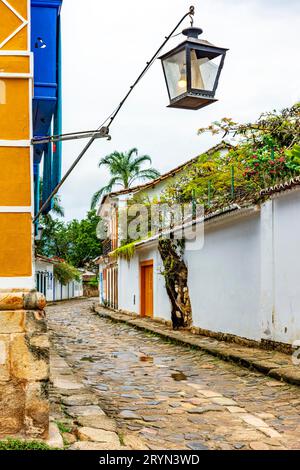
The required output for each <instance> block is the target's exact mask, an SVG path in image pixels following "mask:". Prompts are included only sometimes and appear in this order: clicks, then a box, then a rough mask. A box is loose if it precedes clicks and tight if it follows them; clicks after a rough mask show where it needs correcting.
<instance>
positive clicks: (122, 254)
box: [111, 240, 139, 261]
mask: <svg viewBox="0 0 300 470" xmlns="http://www.w3.org/2000/svg"><path fill="white" fill-rule="evenodd" d="M138 241H139V240H135V241H133V242H130V243H126V244H125V245H121V246H120V247H119V248H117V249H116V250H114V251H113V252H112V253H111V256H112V257H116V258H122V259H126V260H127V261H130V260H131V259H132V258H133V257H134V254H135V245H136V244H137V242H138Z"/></svg>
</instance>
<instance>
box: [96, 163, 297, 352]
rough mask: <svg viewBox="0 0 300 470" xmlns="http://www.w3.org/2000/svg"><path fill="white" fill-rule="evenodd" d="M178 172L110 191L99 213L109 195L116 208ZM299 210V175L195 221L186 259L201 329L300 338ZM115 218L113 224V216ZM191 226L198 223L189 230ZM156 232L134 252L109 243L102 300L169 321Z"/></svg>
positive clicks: (289, 340) (277, 339) (278, 339)
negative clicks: (117, 253)
mask: <svg viewBox="0 0 300 470" xmlns="http://www.w3.org/2000/svg"><path fill="white" fill-rule="evenodd" d="M179 171H181V169H180V168H179V169H178V168H177V169H175V170H173V171H171V172H169V173H167V174H166V175H163V176H162V177H161V178H159V179H157V180H155V181H153V182H151V183H147V184H146V185H142V186H139V187H137V188H133V189H132V190H131V191H130V190H127V191H119V192H117V193H112V194H110V195H108V196H107V197H106V198H105V200H104V201H102V204H101V207H100V209H99V215H102V216H105V213H104V212H105V210H107V209H105V207H106V203H107V202H108V201H111V203H112V204H114V205H115V209H114V210H115V211H116V207H117V205H118V206H119V207H121V206H122V204H124V200H126V198H128V197H132V195H133V194H137V193H139V194H142V193H143V194H145V193H147V195H149V197H152V196H153V195H154V194H156V195H157V194H158V193H159V191H162V190H163V188H164V185H165V184H166V182H167V181H169V180H170V179H171V178H173V177H174V175H175V174H176V173H178V172H179ZM299 213H300V178H296V179H294V180H291V181H290V182H288V183H286V184H283V185H279V186H278V187H277V186H275V187H273V188H270V189H269V190H265V191H263V193H262V197H261V202H259V203H253V202H252V201H251V200H249V201H248V202H247V201H244V203H243V205H239V204H232V205H231V206H228V207H223V208H221V209H220V210H218V211H215V212H211V213H208V214H207V215H205V216H204V218H202V219H201V220H198V221H196V222H195V224H194V225H193V230H195V231H196V233H198V234H199V237H198V238H197V240H196V242H187V243H186V245H185V249H184V255H183V259H184V262H185V265H186V267H187V270H188V284H187V288H188V292H189V297H190V303H191V309H192V319H193V323H192V325H193V327H194V328H195V330H196V331H198V332H200V333H203V334H206V335H210V336H217V337H224V335H227V336H228V337H230V336H232V337H239V338H244V339H246V340H251V341H253V340H254V341H256V342H258V343H261V344H265V345H274V343H275V344H276V343H280V344H281V345H283V347H285V345H286V346H287V348H288V347H290V346H291V345H293V343H294V342H296V341H298V340H299V338H300V315H299V312H300V291H299V286H298V279H299V276H300V267H299V263H297V261H296V258H295V256H296V253H298V245H299V239H300V223H299V217H298V215H299ZM111 223H112V224H114V223H115V222H114V218H113V217H112V218H111ZM189 230H192V226H190V227H189V228H188V229H187V232H186V234H188V231H189ZM158 238H159V237H158V236H157V235H156V236H152V237H149V238H146V239H144V240H141V241H139V242H138V243H136V244H135V246H134V253H133V254H132V256H130V258H128V259H125V258H124V257H123V258H122V257H118V258H114V257H112V256H108V254H109V253H108V251H109V249H108V250H107V253H106V256H103V257H101V258H100V259H99V261H98V262H99V267H100V279H101V283H100V287H101V288H100V302H101V303H102V304H103V305H107V306H110V307H112V308H118V309H120V310H123V311H126V312H129V313H133V314H135V315H141V316H146V317H150V318H155V319H161V320H163V321H167V322H170V321H171V311H172V306H171V302H170V298H169V295H168V292H167V289H166V284H165V278H164V276H163V275H162V274H163V271H164V266H163V262H162V259H161V256H160V253H159V250H158V242H159V239H158ZM107 243H108V242H107ZM197 243H198V246H197ZM108 245H109V244H108ZM116 273H117V274H116Z"/></svg>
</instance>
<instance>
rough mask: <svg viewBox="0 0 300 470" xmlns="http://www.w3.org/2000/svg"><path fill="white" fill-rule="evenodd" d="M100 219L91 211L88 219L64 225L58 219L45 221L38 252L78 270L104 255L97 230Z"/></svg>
mask: <svg viewBox="0 0 300 470" xmlns="http://www.w3.org/2000/svg"><path fill="white" fill-rule="evenodd" d="M99 220H100V218H99V217H97V215H96V212H95V211H89V212H88V214H87V216H86V218H85V219H83V220H81V221H78V220H72V221H71V222H68V223H64V222H62V221H60V220H57V219H52V218H50V219H49V218H48V219H47V220H45V219H44V220H43V226H44V231H43V234H42V239H41V240H40V241H38V242H36V249H37V252H38V253H40V254H42V255H44V256H47V257H48V258H53V257H59V258H62V259H65V260H66V261H67V262H68V263H70V264H72V265H73V266H76V267H78V268H81V267H84V265H85V263H87V262H89V261H91V260H93V259H95V258H96V257H98V256H100V255H101V253H102V246H101V243H100V241H99V240H98V238H97V234H96V229H97V225H98V223H99Z"/></svg>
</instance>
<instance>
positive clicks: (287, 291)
mask: <svg viewBox="0 0 300 470" xmlns="http://www.w3.org/2000/svg"><path fill="white" fill-rule="evenodd" d="M273 205H274V209H273V211H274V214H273V217H274V226H273V230H274V263H273V266H274V309H273V325H272V336H273V339H274V340H275V341H280V342H284V343H286V342H288V343H291V342H293V341H295V340H300V217H299V216H300V191H293V192H291V193H285V194H284V195H282V196H280V197H278V198H276V199H274V201H273Z"/></svg>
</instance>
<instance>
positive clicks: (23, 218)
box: [0, 213, 32, 277]
mask: <svg viewBox="0 0 300 470" xmlns="http://www.w3.org/2000/svg"><path fill="white" fill-rule="evenodd" d="M31 231H32V221H31V214H29V213H16V214H13V213H0V277H25V276H31V275H32V241H31V240H32V238H31V236H32V233H31Z"/></svg>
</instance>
